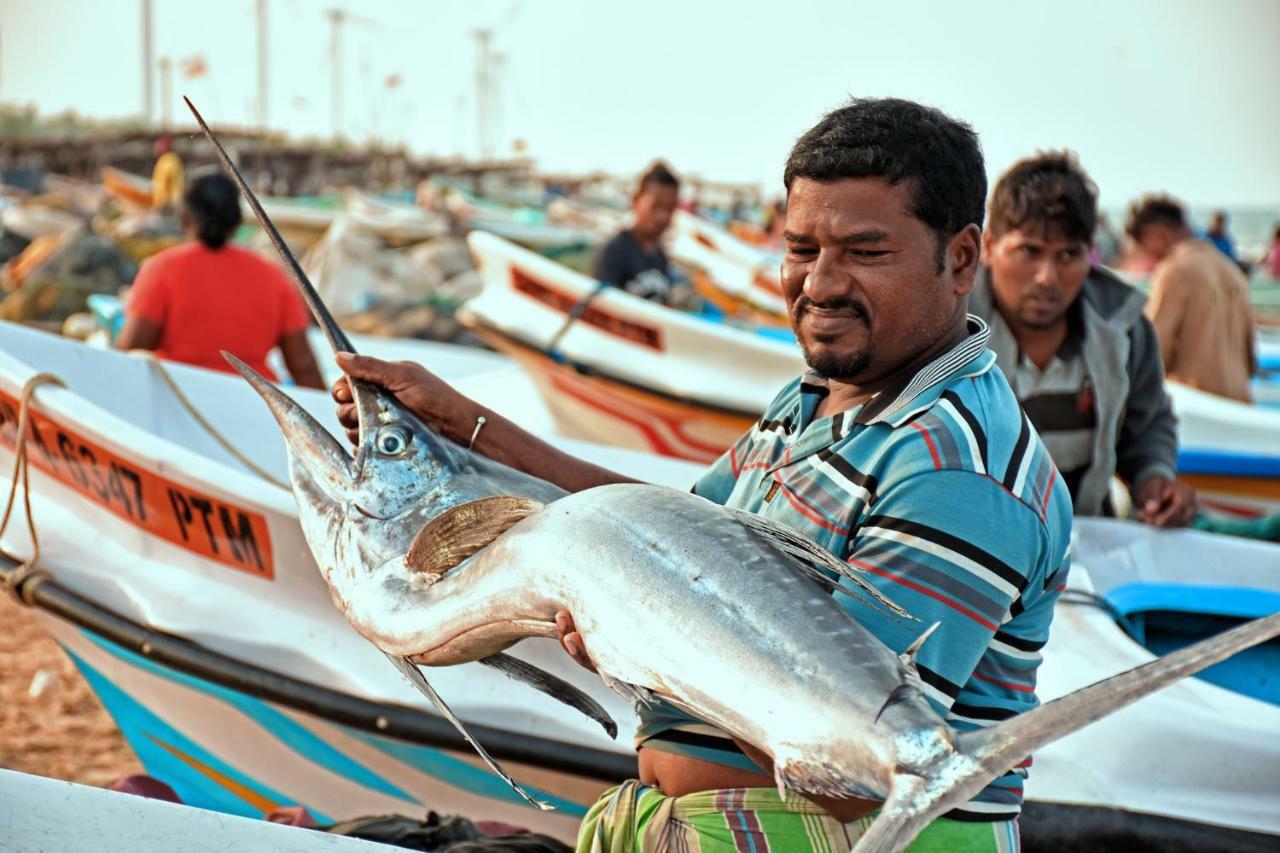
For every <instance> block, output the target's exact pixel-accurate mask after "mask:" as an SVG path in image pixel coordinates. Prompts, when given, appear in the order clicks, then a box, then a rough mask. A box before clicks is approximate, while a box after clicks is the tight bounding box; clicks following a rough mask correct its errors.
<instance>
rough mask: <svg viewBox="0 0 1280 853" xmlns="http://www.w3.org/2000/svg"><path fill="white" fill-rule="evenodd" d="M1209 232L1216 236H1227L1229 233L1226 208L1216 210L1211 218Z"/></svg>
mask: <svg viewBox="0 0 1280 853" xmlns="http://www.w3.org/2000/svg"><path fill="white" fill-rule="evenodd" d="M1209 233H1210V234H1212V235H1213V236H1215V237H1225V236H1226V234H1227V212H1226V211H1225V210H1215V211H1214V212H1213V217H1212V218H1211V219H1210V220H1209Z"/></svg>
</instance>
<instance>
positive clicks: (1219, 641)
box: [853, 613, 1280, 853]
mask: <svg viewBox="0 0 1280 853" xmlns="http://www.w3.org/2000/svg"><path fill="white" fill-rule="evenodd" d="M1277 636H1280V613H1276V614H1273V615H1271V616H1267V617H1265V618H1262V619H1255V620H1253V621H1251V622H1246V623H1245V624H1243V625H1240V626H1239V627H1236V628H1233V629H1231V630H1230V631H1224V632H1223V633H1221V634H1219V635H1217V636H1216V637H1210V638H1209V639H1207V640H1201V641H1200V642H1198V643H1195V644H1193V645H1190V646H1187V647H1186V648H1183V649H1179V650H1178V651H1176V652H1173V653H1171V654H1168V655H1165V656H1164V657H1162V658H1157V659H1156V660H1153V661H1151V662H1149V663H1145V664H1143V665H1141V666H1137V667H1134V668H1133V669H1130V670H1128V671H1127V672H1122V673H1120V674H1119V675H1113V676H1111V677H1110V678H1106V679H1103V680H1102V681H1099V682H1097V683H1095V684H1090V685H1089V686H1088V687H1082V688H1081V689H1079V690H1077V691H1075V692H1074V693H1069V694H1067V695H1066V696H1063V697H1061V698H1058V699H1055V700H1053V701H1052V702H1047V703H1045V704H1044V705H1041V706H1040V707H1038V708H1033V709H1032V710H1030V711H1027V712H1026V713H1025V714H1019V715H1018V716H1016V717H1013V718H1012V719H1009V720H1005V721H1004V722H1002V723H998V724H996V725H994V726H991V727H990V728H986V729H981V730H979V731H974V732H961V733H959V734H958V735H957V736H956V741H957V744H956V747H957V748H956V755H955V756H954V758H952V759H951V760H952V761H953V762H955V767H954V768H953V769H954V772H953V773H948V774H944V776H945V777H946V778H947V779H948V780H949V781H947V782H946V783H945V788H943V789H941V790H939V791H936V792H934V795H933V796H929V793H930V792H928V791H924V790H922V789H921V788H920V785H919V783H920V781H921V780H920V777H914V776H911V777H903V776H901V775H899V776H896V777H895V779H894V788H893V791H892V792H891V794H890V796H889V798H888V799H887V800H886V801H885V804H884V807H883V808H882V809H881V812H880V815H879V817H877V818H876V820H875V821H874V822H873V823H872V824H871V826H870V828H868V830H867V832H866V833H865V834H864V835H863V837H862V838H861V839H859V841H858V843H857V844H855V845H854V848H853V849H854V851H856V853H888V851H893V850H900V849H902V848H903V847H905V846H906V845H907V844H909V843H911V839H913V838H914V837H915V833H918V832H919V831H920V830H922V829H923V828H924V827H925V826H927V825H928V824H929V823H930V822H931V821H933V820H934V819H935V818H938V817H940V816H941V815H943V814H945V813H946V812H948V811H950V810H951V809H954V808H956V807H958V806H961V805H963V804H964V803H966V802H968V801H969V800H970V799H972V798H973V796H974V795H976V794H977V793H978V792H979V791H981V790H982V789H983V788H985V787H986V786H987V785H989V784H990V783H991V780H993V779H996V778H998V777H1000V776H1002V775H1003V774H1005V773H1007V772H1008V771H1009V768H1011V767H1013V766H1014V765H1016V764H1018V763H1019V762H1020V761H1022V760H1023V759H1024V758H1026V757H1027V756H1028V755H1030V754H1031V753H1033V752H1035V751H1036V750H1037V749H1039V748H1040V747H1042V746H1045V745H1046V744H1049V743H1052V742H1053V741H1055V740H1058V739H1060V738H1063V737H1066V736H1067V735H1069V734H1071V733H1073V732H1076V731H1078V730H1080V729H1082V728H1084V727H1085V726H1087V725H1089V724H1090V723H1093V722H1095V721H1097V720H1099V719H1101V718H1103V717H1105V716H1107V715H1108V714H1111V713H1114V712H1115V711H1118V710H1120V709H1121V708H1123V707H1125V706H1126V705H1129V704H1131V703H1133V702H1136V701H1137V700H1139V699H1141V698H1142V697H1144V696H1146V695H1148V694H1150V693H1154V692H1155V691H1157V690H1160V689H1161V688H1163V687H1167V686H1169V685H1170V684H1172V683H1174V682H1175V681H1178V680H1180V679H1183V678H1186V677H1187V676H1189V675H1194V674H1195V673H1197V672H1199V671H1200V670H1202V669H1204V668H1205V667H1208V666H1212V665H1213V664H1215V663H1218V662H1219V661H1223V660H1226V659H1227V658H1229V657H1231V656H1232V655H1234V654H1236V653H1238V652H1241V651H1244V650H1245V649H1247V648H1250V647H1252V646H1256V645H1258V644H1259V643H1265V642H1267V641H1268V640H1271V639H1274V638H1275V637H1277ZM899 787H903V790H902V791H901V792H900V791H899ZM882 824H883V826H882ZM894 845H897V846H894Z"/></svg>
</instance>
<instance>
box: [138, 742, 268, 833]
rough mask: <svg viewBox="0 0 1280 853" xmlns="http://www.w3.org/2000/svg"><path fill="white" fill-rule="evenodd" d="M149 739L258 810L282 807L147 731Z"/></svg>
mask: <svg viewBox="0 0 1280 853" xmlns="http://www.w3.org/2000/svg"><path fill="white" fill-rule="evenodd" d="M147 740H149V741H151V742H152V743H154V744H155V745H156V746H158V747H160V748H161V749H163V750H164V751H165V752H167V753H169V754H170V755H172V756H173V757H174V758H176V759H178V760H179V761H181V762H182V763H183V764H186V765H187V766H189V767H193V768H195V769H196V770H198V771H200V772H201V773H203V774H204V775H205V776H207V777H209V778H210V779H212V780H213V781H214V782H217V783H218V784H219V785H221V786H222V787H224V788H226V789H227V790H228V791H230V792H231V793H233V794H235V795H236V796H237V797H239V798H240V799H242V800H244V801H245V802H246V803H248V804H249V805H251V806H253V807H254V808H255V809H257V810H258V811H260V812H262V813H263V814H264V815H265V814H269V813H271V812H273V811H275V810H276V809H278V808H280V804H279V803H277V802H276V801H274V800H272V799H270V798H269V797H264V796H263V795H262V794H259V793H258V792H257V791H255V790H253V789H252V788H250V787H249V786H248V785H245V784H244V783H242V782H237V781H236V780H235V779H232V778H231V777H230V776H228V775H227V774H225V773H223V772H222V771H220V770H218V769H216V768H213V767H210V766H209V765H208V764H205V763H204V762H203V761H201V760H200V759H198V758H195V757H194V756H191V755H187V754H186V753H185V752H183V751H182V750H180V749H178V748H177V747H176V746H172V745H170V744H167V743H165V742H164V741H162V740H160V739H159V738H158V737H156V736H155V735H152V734H150V733H147Z"/></svg>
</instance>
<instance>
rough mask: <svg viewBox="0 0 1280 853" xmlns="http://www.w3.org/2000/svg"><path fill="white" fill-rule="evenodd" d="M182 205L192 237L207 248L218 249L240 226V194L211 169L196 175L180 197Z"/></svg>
mask: <svg viewBox="0 0 1280 853" xmlns="http://www.w3.org/2000/svg"><path fill="white" fill-rule="evenodd" d="M182 206H183V210H184V211H185V213H186V214H187V219H188V221H189V222H190V223H191V226H192V227H193V228H194V229H195V232H196V237H198V238H199V240H200V242H201V243H204V244H205V245H206V246H208V247H209V248H210V249H221V248H222V247H223V246H225V245H226V243H227V241H228V240H230V239H231V235H232V234H234V233H236V229H237V228H239V227H240V222H241V216H240V192H239V190H237V189H236V185H235V184H233V183H232V182H231V179H230V178H228V177H227V176H226V175H224V174H222V172H219V171H217V170H215V169H207V170H202V171H201V172H199V173H198V174H197V176H196V177H195V179H194V180H192V181H191V186H190V187H188V188H187V192H186V195H184V196H183V197H182Z"/></svg>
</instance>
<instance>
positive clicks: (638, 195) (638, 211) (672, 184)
mask: <svg viewBox="0 0 1280 853" xmlns="http://www.w3.org/2000/svg"><path fill="white" fill-rule="evenodd" d="M679 201H680V179H679V178H677V177H676V176H675V173H673V172H672V171H671V169H670V168H668V167H667V164H666V163H663V162H662V161H661V160H659V161H658V162H656V163H654V164H653V165H652V166H650V167H649V171H647V172H645V173H644V174H643V175H642V176H641V177H640V182H639V183H638V184H636V191H635V192H634V193H633V194H632V196H631V211H632V213H633V214H635V224H634V225H632V226H631V231H632V233H633V234H634V235H635V236H636V239H637V240H639V241H640V242H641V243H649V244H654V243H657V242H658V240H659V239H660V238H661V237H662V235H663V233H664V232H665V231H666V230H667V228H668V227H669V226H670V225H671V217H672V216H673V215H675V212H676V204H677V203H678V202H679Z"/></svg>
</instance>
